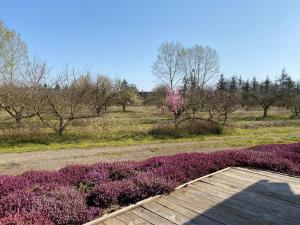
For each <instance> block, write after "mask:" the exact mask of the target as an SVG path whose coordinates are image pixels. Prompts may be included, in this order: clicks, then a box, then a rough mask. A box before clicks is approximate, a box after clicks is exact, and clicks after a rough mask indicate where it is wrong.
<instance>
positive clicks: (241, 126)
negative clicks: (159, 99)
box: [0, 107, 300, 153]
mask: <svg viewBox="0 0 300 225" xmlns="http://www.w3.org/2000/svg"><path fill="white" fill-rule="evenodd" d="M2 117H5V115H4V114H2ZM289 117H290V114H289V111H287V110H277V109H276V110H272V111H270V116H269V117H268V118H266V119H261V111H238V112H235V113H234V114H233V117H232V119H231V121H230V123H229V126H228V127H225V130H224V134H222V135H199V136H195V135H183V136H181V137H179V138H172V137H166V136H151V135H149V134H148V131H149V129H151V128H152V127H153V126H154V125H155V124H156V123H157V122H159V121H163V120H168V119H169V116H168V115H161V114H160V113H159V110H158V109H157V108H155V107H132V108H130V109H129V110H128V111H126V112H122V111H120V110H118V109H114V108H113V109H111V112H110V113H109V114H107V116H105V117H104V118H98V119H90V120H82V121H75V122H74V123H73V124H72V125H71V126H70V127H68V129H67V131H66V133H65V134H64V135H63V136H57V135H56V134H54V133H53V132H52V131H51V130H49V129H47V128H39V127H40V124H39V121H37V120H35V119H33V120H31V121H28V122H30V126H23V127H20V128H14V129H13V128H11V129H8V128H7V125H2V128H1V133H0V152H1V153H12V152H28V151H44V150H56V149H74V148H93V147H104V146H126V145H135V144H149V143H163V142H185V141H199V143H200V144H201V146H203V148H227V147H244V146H253V145H258V144H270V143H291V142H298V141H300V120H291V119H289ZM5 119H6V120H7V118H6V117H5ZM2 121H3V118H2ZM10 122H11V121H10Z"/></svg>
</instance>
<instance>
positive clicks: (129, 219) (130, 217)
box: [116, 212, 151, 225]
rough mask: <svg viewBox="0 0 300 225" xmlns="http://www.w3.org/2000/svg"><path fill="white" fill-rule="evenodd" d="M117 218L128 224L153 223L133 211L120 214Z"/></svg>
mask: <svg viewBox="0 0 300 225" xmlns="http://www.w3.org/2000/svg"><path fill="white" fill-rule="evenodd" d="M116 218H117V219H119V220H121V221H122V222H124V223H126V224H127V225H151V223H149V222H148V221H146V220H144V219H142V218H141V217H139V216H137V215H135V214H133V213H132V212H125V213H122V214H119V215H117V216H116Z"/></svg>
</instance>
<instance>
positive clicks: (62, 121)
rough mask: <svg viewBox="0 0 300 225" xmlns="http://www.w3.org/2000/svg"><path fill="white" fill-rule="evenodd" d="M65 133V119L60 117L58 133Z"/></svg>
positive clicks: (60, 134)
mask: <svg viewBox="0 0 300 225" xmlns="http://www.w3.org/2000/svg"><path fill="white" fill-rule="evenodd" d="M63 133H64V119H63V118H59V130H58V135H59V136H62V135H63Z"/></svg>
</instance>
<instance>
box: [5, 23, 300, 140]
mask: <svg viewBox="0 0 300 225" xmlns="http://www.w3.org/2000/svg"><path fill="white" fill-rule="evenodd" d="M219 68H220V60H219V55H218V53H217V51H216V50H215V49H213V48H211V47H209V46H200V45H194V46H192V47H188V48H187V47H184V46H183V45H182V44H180V43H176V42H165V43H162V45H161V46H160V47H159V49H158V54H157V58H156V60H155V62H154V63H153V65H152V70H153V74H154V75H155V76H156V77H157V78H158V80H159V81H160V82H161V85H159V86H157V87H155V88H154V89H153V91H152V92H150V93H148V94H147V95H145V93H140V92H139V90H138V89H137V88H136V86H135V85H134V84H129V83H128V82H127V81H126V80H120V79H118V80H112V79H110V78H109V77H108V76H105V75H95V74H91V73H90V72H89V71H84V72H82V71H77V70H75V69H71V68H68V67H67V66H66V67H65V68H64V69H63V70H62V71H61V72H60V73H59V74H56V75H55V76H53V74H52V73H50V69H49V68H48V67H47V65H46V63H45V62H42V61H40V60H37V59H30V58H29V57H28V51H27V46H26V44H25V43H24V42H23V41H22V40H21V38H20V35H19V34H18V33H16V32H14V31H12V30H9V29H8V28H6V27H5V26H4V24H3V23H2V22H1V21H0V79H1V80H0V107H1V109H2V110H4V111H5V112H7V114H8V115H9V116H10V117H11V118H13V119H14V120H15V121H16V124H20V123H21V122H22V120H24V119H26V118H32V117H37V118H38V119H39V120H40V121H41V122H42V123H43V124H44V126H46V127H49V128H51V129H53V130H54V131H55V132H56V133H58V134H60V135H62V134H63V132H64V131H65V129H66V128H67V126H68V125H69V124H70V123H71V122H72V121H74V120H78V119H84V118H93V117H99V116H102V115H103V114H104V113H105V112H107V111H106V109H107V107H108V106H111V105H119V106H121V107H122V109H123V110H125V109H126V107H127V106H128V105H137V104H142V103H144V104H150V105H157V106H159V107H163V108H164V111H165V110H166V109H167V110H168V111H170V112H171V113H172V114H173V116H174V121H175V127H176V128H177V127H178V126H179V124H180V122H181V121H182V120H188V121H193V120H194V121H195V120H206V121H212V122H214V123H219V124H222V125H224V124H225V123H226V122H227V120H228V117H229V115H230V113H232V112H233V111H235V110H236V109H237V108H238V107H244V108H245V109H250V108H251V107H257V106H259V107H261V108H262V109H263V116H264V117H266V116H267V113H268V110H269V109H270V107H271V106H279V107H286V108H289V109H291V111H292V113H293V115H294V116H295V117H297V116H299V113H300V97H299V96H300V94H299V93H300V85H299V84H298V83H296V82H295V81H293V80H292V79H291V77H290V76H289V75H288V74H287V72H286V71H285V70H283V71H282V73H281V76H280V78H279V79H278V80H276V81H272V80H270V79H268V78H267V79H266V80H264V81H257V80H256V78H253V79H252V80H251V81H249V80H243V79H242V78H241V77H239V78H237V77H232V78H231V79H225V78H224V75H221V76H220V70H219ZM215 84H216V85H215ZM203 112H205V117H204V116H203V115H202V114H201V113H203ZM200 114H201V116H200Z"/></svg>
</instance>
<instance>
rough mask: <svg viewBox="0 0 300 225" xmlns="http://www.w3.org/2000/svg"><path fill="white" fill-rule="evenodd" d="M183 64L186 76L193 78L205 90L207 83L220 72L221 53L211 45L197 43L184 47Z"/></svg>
mask: <svg viewBox="0 0 300 225" xmlns="http://www.w3.org/2000/svg"><path fill="white" fill-rule="evenodd" d="M182 65H183V69H184V74H185V77H188V78H192V79H193V80H194V81H195V82H196V84H197V85H198V87H199V88H200V89H201V90H203V88H204V87H205V85H206V84H207V83H209V82H210V81H212V80H213V79H214V78H215V77H216V76H218V74H219V68H220V63H219V55H218V53H217V51H216V50H214V49H212V48H211V47H209V46H205V47H202V46H199V45H195V46H193V47H192V48H186V49H184V57H183V64H182Z"/></svg>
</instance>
